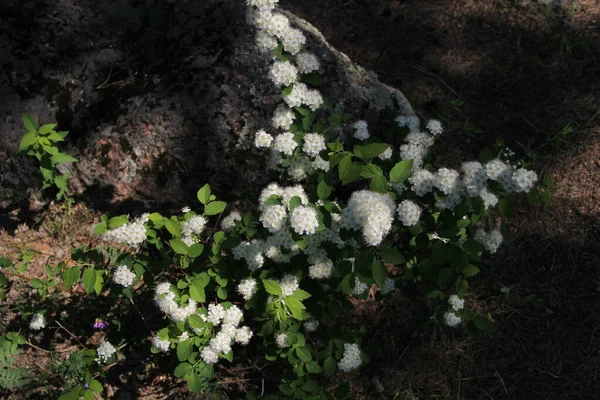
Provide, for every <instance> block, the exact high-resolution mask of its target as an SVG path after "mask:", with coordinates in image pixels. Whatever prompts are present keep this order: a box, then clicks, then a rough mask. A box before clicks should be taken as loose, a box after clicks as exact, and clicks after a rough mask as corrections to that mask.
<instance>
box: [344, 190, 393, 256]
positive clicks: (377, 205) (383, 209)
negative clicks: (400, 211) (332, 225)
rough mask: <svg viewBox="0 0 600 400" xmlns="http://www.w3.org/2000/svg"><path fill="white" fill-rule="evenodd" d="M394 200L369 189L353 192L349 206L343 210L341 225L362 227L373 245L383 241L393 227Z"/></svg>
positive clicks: (369, 242) (368, 241)
mask: <svg viewBox="0 0 600 400" xmlns="http://www.w3.org/2000/svg"><path fill="white" fill-rule="evenodd" d="M395 211H396V210H395V205H394V200H392V199H391V198H390V197H389V196H387V195H385V194H381V193H377V192H372V191H369V190H360V191H356V192H354V193H352V195H351V196H350V201H348V207H346V208H345V209H344V210H342V218H341V220H340V225H341V226H342V227H343V228H346V229H352V230H359V229H362V232H363V236H364V238H365V241H366V242H367V243H368V244H369V245H371V246H377V245H379V244H380V243H381V241H382V240H383V238H384V237H385V235H387V234H388V232H389V231H390V228H391V227H392V221H393V219H394V212H395Z"/></svg>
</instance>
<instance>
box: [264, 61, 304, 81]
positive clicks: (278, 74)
mask: <svg viewBox="0 0 600 400" xmlns="http://www.w3.org/2000/svg"><path fill="white" fill-rule="evenodd" d="M270 78H271V81H273V83H274V84H276V85H277V86H289V85H291V84H292V83H294V82H296V80H297V79H298V70H297V69H296V67H294V65H293V64H292V63H291V62H289V61H275V62H274V63H273V66H272V67H271V70H270Z"/></svg>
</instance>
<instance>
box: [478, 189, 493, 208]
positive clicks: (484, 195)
mask: <svg viewBox="0 0 600 400" xmlns="http://www.w3.org/2000/svg"><path fill="white" fill-rule="evenodd" d="M479 197H481V199H482V200H483V205H484V206H485V208H486V209H488V208H491V207H494V206H495V205H496V204H498V197H497V196H496V195H495V194H494V193H492V192H490V191H489V190H488V189H487V188H483V189H481V191H480V192H479Z"/></svg>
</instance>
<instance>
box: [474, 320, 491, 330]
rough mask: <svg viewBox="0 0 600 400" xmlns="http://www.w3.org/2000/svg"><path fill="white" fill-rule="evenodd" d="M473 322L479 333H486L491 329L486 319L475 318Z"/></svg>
mask: <svg viewBox="0 0 600 400" xmlns="http://www.w3.org/2000/svg"><path fill="white" fill-rule="evenodd" d="M473 322H474V323H475V326H477V328H478V329H479V330H480V331H481V332H487V331H489V330H490V327H491V325H490V321H489V320H488V319H487V318H486V317H483V316H479V317H475V319H474V320H473Z"/></svg>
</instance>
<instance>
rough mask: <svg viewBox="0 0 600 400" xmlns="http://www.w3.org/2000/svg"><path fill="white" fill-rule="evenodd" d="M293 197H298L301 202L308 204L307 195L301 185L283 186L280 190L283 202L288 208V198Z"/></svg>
mask: <svg viewBox="0 0 600 400" xmlns="http://www.w3.org/2000/svg"><path fill="white" fill-rule="evenodd" d="M294 197H298V198H300V201H301V203H302V204H308V197H307V196H306V192H305V191H304V188H303V187H302V186H300V185H296V186H288V187H285V188H283V190H282V192H281V198H282V201H283V204H285V205H286V206H287V207H288V210H289V209H290V200H292V199H293V198H294Z"/></svg>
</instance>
